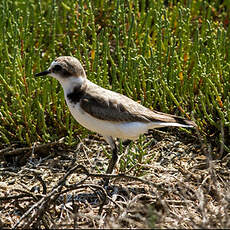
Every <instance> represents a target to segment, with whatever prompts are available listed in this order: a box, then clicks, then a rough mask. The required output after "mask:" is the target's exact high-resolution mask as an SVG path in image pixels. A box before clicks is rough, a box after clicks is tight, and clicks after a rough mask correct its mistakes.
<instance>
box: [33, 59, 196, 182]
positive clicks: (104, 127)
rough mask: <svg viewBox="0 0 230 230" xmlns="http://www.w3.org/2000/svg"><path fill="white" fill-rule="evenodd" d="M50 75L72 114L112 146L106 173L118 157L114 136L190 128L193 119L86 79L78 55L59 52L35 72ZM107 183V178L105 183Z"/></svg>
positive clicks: (134, 135) (132, 135)
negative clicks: (57, 83)
mask: <svg viewBox="0 0 230 230" xmlns="http://www.w3.org/2000/svg"><path fill="white" fill-rule="evenodd" d="M44 75H50V76H52V77H54V78H56V79H57V80H58V81H59V82H60V84H61V85H62V88H63V90H64V96H65V100H66V103H67V105H68V107H69V110H70V112H71V114H72V115H73V117H74V118H75V119H76V121H78V123H80V124H81V125H82V126H84V127H85V128H87V129H89V130H91V131H93V132H96V133H99V134H101V135H102V136H103V137H104V139H105V140H106V141H107V142H108V144H109V145H110V146H111V149H112V158H111V160H110V162H109V165H108V168H107V171H106V173H107V174H111V173H112V172H113V169H114V167H115V164H116V162H117V159H118V148H117V146H116V143H115V138H120V139H122V140H135V139H137V138H138V137H139V136H140V135H141V134H144V133H146V132H147V131H148V130H149V129H154V128H160V127H167V126H175V127H187V128H191V127H194V126H195V123H194V122H193V121H190V120H188V119H185V118H182V117H178V116H175V115H171V114H166V113H161V112H157V111H154V110H150V109H148V108H146V107H144V106H142V105H141V104H139V103H137V102H135V101H133V100H132V99H130V98H128V97H127V96H125V95H122V94H120V93H117V92H113V91H110V90H108V89H104V88H102V87H100V86H98V85H96V84H94V83H93V82H91V81H89V80H88V79H87V77H86V73H85V70H84V68H83V67H82V65H81V63H80V62H79V60H78V59H77V58H74V57H71V56H61V57H58V58H56V59H55V60H54V61H53V62H52V63H51V65H50V67H49V68H48V69H47V70H45V71H43V72H40V73H37V74H36V75H35V76H44ZM107 184H108V180H106V182H105V185H107Z"/></svg>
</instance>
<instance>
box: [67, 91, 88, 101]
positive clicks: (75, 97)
mask: <svg viewBox="0 0 230 230" xmlns="http://www.w3.org/2000/svg"><path fill="white" fill-rule="evenodd" d="M84 95H85V91H84V90H83V89H82V87H74V89H73V92H72V93H69V94H67V98H68V99H69V100H70V102H71V103H73V104H76V103H78V102H79V101H80V100H81V98H82V97H83V96H84Z"/></svg>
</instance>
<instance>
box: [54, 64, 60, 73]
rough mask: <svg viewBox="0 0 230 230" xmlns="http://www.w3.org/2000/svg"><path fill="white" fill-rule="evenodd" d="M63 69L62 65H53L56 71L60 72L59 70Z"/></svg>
mask: <svg viewBox="0 0 230 230" xmlns="http://www.w3.org/2000/svg"><path fill="white" fill-rule="evenodd" d="M61 70H62V67H61V66H60V65H55V66H54V67H53V71H54V72H59V71H61Z"/></svg>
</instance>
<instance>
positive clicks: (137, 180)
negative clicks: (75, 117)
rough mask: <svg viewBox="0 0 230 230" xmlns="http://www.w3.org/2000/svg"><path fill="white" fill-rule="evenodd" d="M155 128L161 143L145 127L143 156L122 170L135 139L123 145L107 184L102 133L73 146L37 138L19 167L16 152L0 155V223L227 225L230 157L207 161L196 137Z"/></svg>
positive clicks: (135, 148) (28, 225)
mask: <svg viewBox="0 0 230 230" xmlns="http://www.w3.org/2000/svg"><path fill="white" fill-rule="evenodd" d="M154 132H155V133H154V134H155V135H154V136H158V139H159V140H158V142H157V143H156V144H155V143H154V141H150V140H152V138H150V136H151V134H149V135H148V136H147V138H146V139H145V140H143V146H145V153H147V154H145V155H144V156H143V159H142V161H141V162H140V161H138V160H136V163H135V164H134V165H133V166H132V167H127V169H126V171H122V170H121V161H122V159H127V158H128V156H127V155H126V154H128V153H129V151H133V152H135V151H138V143H136V144H134V145H131V146H128V147H126V149H125V150H124V151H123V152H124V153H123V154H122V156H121V157H120V164H118V165H119V166H120V168H119V169H118V168H117V169H116V172H115V173H116V175H115V176H114V177H113V178H112V179H111V182H110V186H109V187H108V188H103V187H102V186H101V185H100V182H101V180H102V178H103V177H105V175H104V174H103V171H104V169H105V168H106V163H107V159H106V157H105V155H104V154H105V152H106V150H108V149H107V148H108V146H106V145H105V144H104V143H101V142H100V138H97V139H92V138H90V139H85V140H82V141H80V143H79V145H78V146H77V147H75V148H73V149H70V148H69V147H67V146H65V145H64V144H63V143H62V141H59V142H56V143H53V144H50V146H49V145H46V146H43V147H44V148H41V147H38V146H39V145H37V147H34V148H33V149H32V151H31V150H27V153H28V152H30V153H31V152H32V154H31V156H30V157H29V158H28V157H27V161H26V164H24V165H22V166H20V167H19V166H18V165H19V162H20V161H18V160H19V159H22V155H21V153H20V155H18V156H15V155H14V156H13V155H12V154H11V156H7V157H6V156H5V157H4V158H3V157H2V161H1V164H2V166H4V167H1V169H0V170H1V175H0V177H1V182H0V200H1V202H0V210H1V212H0V227H1V228H12V227H18V228H34V227H36V228H41V227H45V228H153V227H157V228H230V218H229V214H230V186H229V179H230V171H229V164H230V157H229V156H228V155H227V156H225V157H224V158H223V159H222V160H211V157H210V156H211V155H212V153H213V152H212V151H213V150H212V148H208V146H205V147H202V146H201V144H200V142H199V141H198V140H197V138H194V137H190V138H188V137H187V135H184V134H182V135H181V134H180V135H179V134H177V135H176V136H174V135H171V134H168V133H164V132H158V131H157V132H156V131H154ZM156 134H157V135H156ZM182 136H183V139H181V137H182ZM105 146H106V149H104V148H105ZM128 148H130V149H128ZM10 151H11V153H12V150H9V149H8V150H7V151H5V153H4V154H5V155H6V154H7V152H8V153H9V152H10ZM3 152H4V151H3V150H1V151H0V155H1V156H3ZM23 155H26V152H23ZM28 159H29V160H28ZM12 160H14V162H13V163H12ZM9 162H11V163H9ZM105 162H106V163H105ZM21 164H22V163H21ZM16 166H17V167H16ZM119 170H120V171H119ZM118 173H120V174H118Z"/></svg>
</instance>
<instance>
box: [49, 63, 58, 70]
mask: <svg viewBox="0 0 230 230" xmlns="http://www.w3.org/2000/svg"><path fill="white" fill-rule="evenodd" d="M57 64H58V63H57V62H56V61H53V62H52V63H51V65H50V69H52V68H53V67H54V66H55V65H57Z"/></svg>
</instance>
